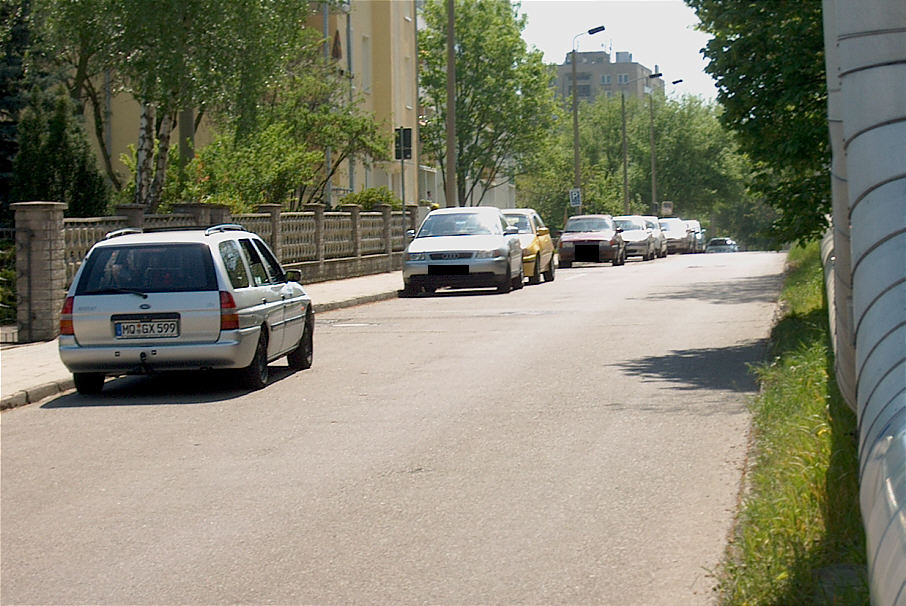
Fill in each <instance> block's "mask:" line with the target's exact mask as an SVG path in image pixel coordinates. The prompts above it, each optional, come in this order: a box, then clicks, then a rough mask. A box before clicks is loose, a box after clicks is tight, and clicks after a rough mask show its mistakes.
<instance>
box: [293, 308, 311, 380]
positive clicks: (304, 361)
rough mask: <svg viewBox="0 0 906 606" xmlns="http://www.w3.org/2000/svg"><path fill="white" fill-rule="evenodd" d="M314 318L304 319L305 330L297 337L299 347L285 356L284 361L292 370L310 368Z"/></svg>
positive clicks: (309, 315) (309, 316)
mask: <svg viewBox="0 0 906 606" xmlns="http://www.w3.org/2000/svg"><path fill="white" fill-rule="evenodd" d="M314 334H315V318H314V316H312V315H311V314H308V315H307V316H306V317H305V328H304V329H302V336H301V337H299V345H297V346H296V348H295V349H294V350H292V351H291V352H289V353H288V354H287V355H286V361H287V363H288V364H289V367H290V368H292V369H293V370H308V369H309V368H311V364H312V361H313V360H314V352H315V347H314V345H315V340H314Z"/></svg>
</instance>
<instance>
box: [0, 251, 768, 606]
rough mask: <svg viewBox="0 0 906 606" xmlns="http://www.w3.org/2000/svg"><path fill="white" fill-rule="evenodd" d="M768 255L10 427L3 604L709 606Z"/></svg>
mask: <svg viewBox="0 0 906 606" xmlns="http://www.w3.org/2000/svg"><path fill="white" fill-rule="evenodd" d="M783 261H784V256H783V255H781V254H777V253H739V254H727V255H694V256H693V255H690V256H670V257H668V258H667V259H661V260H657V261H651V262H641V261H639V260H631V261H630V262H629V263H628V264H627V265H625V266H623V267H611V266H610V265H595V264H577V265H575V266H573V268H571V269H568V270H561V271H559V272H558V273H557V276H556V280H555V281H554V282H553V283H549V284H548V283H542V284H540V285H537V286H527V287H526V288H524V289H523V290H521V291H517V292H513V293H510V294H507V295H497V294H490V291H472V292H469V291H441V292H440V293H439V294H438V296H434V297H419V298H413V299H400V300H391V301H386V302H381V303H374V304H370V305H363V306H359V307H355V308H350V309H345V310H337V311H335V312H329V313H323V314H321V315H320V317H319V318H318V321H317V328H316V333H315V363H314V366H313V368H312V369H310V370H308V371H303V372H300V373H295V374H291V373H289V371H288V369H286V367H285V362H283V361H280V362H278V363H277V364H275V365H273V367H272V369H271V370H272V375H276V376H275V377H274V378H273V379H272V380H273V382H272V384H271V385H269V386H268V387H267V388H265V389H264V390H262V391H259V392H252V393H249V392H246V391H243V390H241V389H238V388H237V387H236V386H235V384H234V383H232V382H231V381H230V378H229V377H228V376H224V375H221V374H213V373H194V374H190V375H184V376H162V377H152V378H148V377H126V378H122V379H118V380H116V381H113V382H111V383H108V385H107V386H106V387H105V390H104V392H103V393H102V394H101V395H100V396H99V397H95V398H87V397H82V396H78V395H76V394H74V393H69V394H64V395H61V396H57V397H54V398H52V399H49V400H46V401H44V402H42V403H38V404H33V405H28V406H25V407H22V408H17V409H13V410H10V411H7V412H4V413H3V415H2V419H0V428H2V492H0V497H2V503H0V506H2V525H0V541H2V545H0V547H2V563H0V566H2V569H0V579H2V586H0V592H2V593H0V602H2V603H3V604H88V603H90V604H226V603H244V604H303V603H304V604H420V603H431V604H479V603H481V604H502V603H507V604H613V605H620V606H626V605H632V604H639V605H674V604H676V605H694V604H711V603H713V600H714V594H713V585H714V578H713V571H714V570H715V568H716V566H717V565H718V563H719V561H720V559H721V557H722V555H723V552H724V550H725V548H726V544H727V535H728V532H729V531H730V528H731V525H732V520H733V516H734V512H735V510H736V506H737V499H738V496H739V492H740V486H741V478H742V474H743V468H744V464H745V458H746V450H747V432H748V427H749V416H748V413H747V412H746V406H745V404H746V400H747V398H749V397H751V395H752V394H753V393H754V391H755V389H756V385H755V383H754V380H753V377H752V376H751V375H750V374H749V372H748V370H747V364H749V363H750V362H757V361H760V360H763V359H764V356H765V354H766V342H767V337H768V335H769V331H770V326H771V321H772V317H773V314H774V310H775V306H776V305H775V302H776V298H777V294H778V289H779V286H780V281H781V272H782V266H783Z"/></svg>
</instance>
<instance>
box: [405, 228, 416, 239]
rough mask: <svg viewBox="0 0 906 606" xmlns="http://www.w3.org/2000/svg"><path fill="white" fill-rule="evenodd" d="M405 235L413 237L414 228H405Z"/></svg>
mask: <svg viewBox="0 0 906 606" xmlns="http://www.w3.org/2000/svg"><path fill="white" fill-rule="evenodd" d="M406 237H407V238H414V237H415V230H414V229H407V230H406Z"/></svg>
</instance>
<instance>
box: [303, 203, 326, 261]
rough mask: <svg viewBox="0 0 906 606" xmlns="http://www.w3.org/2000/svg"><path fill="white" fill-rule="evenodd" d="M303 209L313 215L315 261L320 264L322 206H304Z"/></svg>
mask: <svg viewBox="0 0 906 606" xmlns="http://www.w3.org/2000/svg"><path fill="white" fill-rule="evenodd" d="M303 208H304V209H305V210H306V211H307V212H310V213H314V215H315V259H316V260H317V261H318V263H321V262H323V261H324V205H323V204H305V205H304V206H303Z"/></svg>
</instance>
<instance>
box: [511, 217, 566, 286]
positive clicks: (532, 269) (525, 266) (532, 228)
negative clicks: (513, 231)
mask: <svg viewBox="0 0 906 606" xmlns="http://www.w3.org/2000/svg"><path fill="white" fill-rule="evenodd" d="M503 216H504V217H506V220H507V222H508V223H509V224H510V225H513V226H515V227H516V228H517V229H518V230H519V242H520V244H522V272H523V273H524V274H525V275H526V276H528V281H529V284H538V283H539V282H541V276H542V275H543V276H544V281H545V282H551V281H553V279H554V272H555V271H556V266H557V261H556V259H555V258H554V256H555V255H554V243H553V241H552V240H551V232H550V230H549V229H548V228H547V227H546V226H545V225H544V221H542V220H541V217H540V216H539V215H538V213H537V212H535V211H534V210H532V209H531V208H508V209H505V210H504V211H503Z"/></svg>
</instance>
